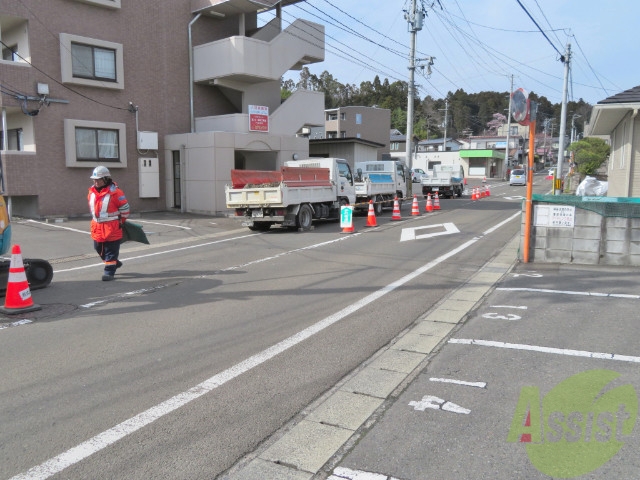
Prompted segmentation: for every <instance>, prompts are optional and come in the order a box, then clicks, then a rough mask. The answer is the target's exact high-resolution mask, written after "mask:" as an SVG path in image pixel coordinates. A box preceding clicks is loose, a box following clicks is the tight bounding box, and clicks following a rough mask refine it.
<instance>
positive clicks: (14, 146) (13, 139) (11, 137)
mask: <svg viewBox="0 0 640 480" xmlns="http://www.w3.org/2000/svg"><path fill="white" fill-rule="evenodd" d="M23 149H24V143H23V141H22V129H21V128H13V129H11V130H7V150H17V151H19V152H21V151H22V150H23ZM0 150H4V132H3V131H2V130H0Z"/></svg>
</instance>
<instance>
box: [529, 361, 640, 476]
mask: <svg viewBox="0 0 640 480" xmlns="http://www.w3.org/2000/svg"><path fill="white" fill-rule="evenodd" d="M619 376H620V374H619V373H617V372H613V371H611V370H589V371H586V372H582V373H579V374H577V375H574V376H572V377H569V378H567V379H566V380H564V381H562V382H561V383H559V384H558V385H556V386H555V387H554V388H553V389H552V390H551V391H550V392H549V393H548V394H547V395H546V396H545V397H544V399H543V401H542V415H543V417H542V433H543V436H542V443H536V444H534V443H527V446H526V448H527V455H528V456H529V459H530V460H531V463H532V464H533V465H534V466H535V467H536V468H537V469H538V470H540V471H541V472H542V473H544V474H546V475H549V476H552V477H558V478H570V477H577V476H579V475H584V474H586V473H589V472H592V471H593V470H595V469H597V468H599V467H600V466H602V465H604V464H605V463H606V462H608V461H609V460H610V459H611V458H612V457H613V456H614V455H615V454H616V453H618V451H619V450H620V448H622V446H623V445H624V442H625V440H626V438H627V436H628V435H630V434H631V432H632V430H633V427H634V425H635V422H636V418H637V416H638V396H637V395H636V392H635V390H634V388H633V386H632V385H622V386H618V387H615V388H607V386H608V385H609V384H610V383H611V382H612V381H613V380H615V379H616V378H618V377H619Z"/></svg>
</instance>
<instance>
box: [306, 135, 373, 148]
mask: <svg viewBox="0 0 640 480" xmlns="http://www.w3.org/2000/svg"><path fill="white" fill-rule="evenodd" d="M309 143H310V144H311V143H360V144H363V145H369V146H371V147H376V148H381V147H384V146H385V144H384V143H378V142H374V141H372V140H365V139H364V138H356V137H346V138H310V139H309Z"/></svg>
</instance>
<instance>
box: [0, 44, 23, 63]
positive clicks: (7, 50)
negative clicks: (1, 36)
mask: <svg viewBox="0 0 640 480" xmlns="http://www.w3.org/2000/svg"><path fill="white" fill-rule="evenodd" d="M2 59H3V60H8V61H10V62H17V61H19V60H20V56H19V55H18V45H10V46H8V47H4V46H3V48H2Z"/></svg>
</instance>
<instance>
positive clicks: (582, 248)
mask: <svg viewBox="0 0 640 480" xmlns="http://www.w3.org/2000/svg"><path fill="white" fill-rule="evenodd" d="M573 198H574V199H575V198H579V197H573ZM583 198H588V197H583ZM597 203H599V204H600V205H598V207H600V206H601V202H597ZM582 205H583V206H586V207H589V206H590V202H588V201H586V202H582ZM532 206H533V218H532V226H531V239H530V241H529V261H530V262H538V263H574V264H587V265H626V266H630V265H631V266H640V203H625V204H624V206H622V207H621V206H620V205H616V207H621V208H618V210H624V211H627V212H628V214H629V216H628V217H621V216H607V214H606V212H605V214H602V213H597V212H595V211H591V210H587V209H585V208H581V207H580V206H578V205H575V204H574V205H563V204H562V203H556V202H553V203H549V202H544V201H537V200H535V196H534V200H533V203H532ZM525 208H526V202H523V204H522V228H521V232H522V233H521V238H520V251H519V259H520V260H522V259H523V252H524V232H525ZM596 209H597V208H596ZM601 210H606V209H604V208H603V209H601ZM550 214H554V215H555V218H551V216H550ZM553 224H556V225H557V226H556V225H553Z"/></svg>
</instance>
